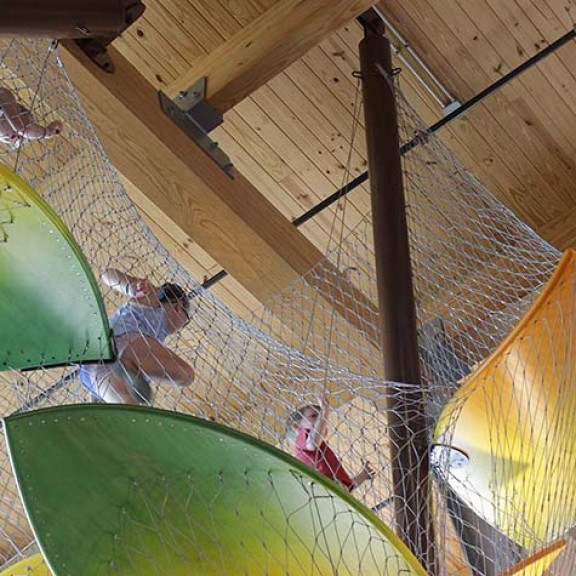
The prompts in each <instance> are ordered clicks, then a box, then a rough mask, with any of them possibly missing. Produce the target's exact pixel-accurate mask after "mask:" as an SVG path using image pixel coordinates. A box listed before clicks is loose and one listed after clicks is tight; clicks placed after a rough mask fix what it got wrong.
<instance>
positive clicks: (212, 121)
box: [159, 78, 234, 178]
mask: <svg viewBox="0 0 576 576" xmlns="http://www.w3.org/2000/svg"><path fill="white" fill-rule="evenodd" d="M205 94H206V78H201V79H200V80H198V81H197V82H195V83H194V84H193V85H192V86H190V88H188V90H183V91H182V92H180V93H179V94H178V96H176V98H174V100H171V99H170V98H168V96H166V94H164V92H159V95H160V105H161V107H162V110H163V111H164V114H166V116H168V117H169V118H170V119H171V120H172V122H174V124H176V126H178V128H180V130H182V131H183V132H184V133H185V134H186V135H187V136H188V137H189V138H190V139H191V140H192V141H193V142H194V143H196V144H197V145H198V146H199V147H200V148H201V149H202V150H204V152H206V154H208V156H210V158H212V160H214V162H216V164H218V166H220V168H222V170H224V172H226V174H228V176H230V178H234V166H233V164H232V162H231V161H230V158H229V157H228V156H227V155H226V154H225V153H224V152H223V151H222V150H221V149H220V147H219V146H218V143H217V142H214V140H212V139H211V138H210V136H208V133H209V132H211V131H212V130H214V128H216V127H217V126H220V124H222V122H223V121H224V120H223V118H222V115H221V114H219V113H218V112H216V110H214V108H212V106H210V104H208V103H207V102H206V100H205V99H204V97H205Z"/></svg>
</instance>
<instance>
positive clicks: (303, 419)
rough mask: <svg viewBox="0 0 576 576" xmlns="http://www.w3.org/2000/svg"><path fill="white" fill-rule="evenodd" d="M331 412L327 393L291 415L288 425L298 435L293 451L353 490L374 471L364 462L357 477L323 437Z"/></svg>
mask: <svg viewBox="0 0 576 576" xmlns="http://www.w3.org/2000/svg"><path fill="white" fill-rule="evenodd" d="M328 414H329V404H328V402H327V401H326V398H325V397H324V398H323V399H322V401H321V403H320V405H317V404H307V405H306V406H302V407H301V408H299V409H298V410H295V411H294V412H293V413H292V414H291V415H290V418H289V419H288V426H287V428H288V430H289V432H291V433H292V434H294V436H295V440H294V444H295V451H294V455H295V456H296V458H298V460H300V461H301V462H304V464H307V465H308V466H311V467H312V468H314V469H315V470H317V471H318V472H320V474H323V475H324V476H327V477H328V478H330V479H331V480H334V481H335V482H337V483H338V484H340V485H342V486H343V487H344V488H346V489H347V490H348V491H349V492H352V490H354V489H355V488H357V487H358V486H360V485H361V484H362V483H364V482H366V481H367V480H372V479H373V478H374V476H375V472H374V470H373V469H372V467H371V466H370V464H369V463H368V462H364V463H363V465H362V470H360V472H359V473H358V474H357V475H356V476H355V477H354V478H351V477H350V476H349V475H348V472H346V469H345V468H344V466H342V463H341V462H340V459H339V458H338V457H337V456H336V454H335V453H334V451H333V450H332V448H330V446H328V444H326V442H325V441H324V438H325V436H326V429H327V418H328Z"/></svg>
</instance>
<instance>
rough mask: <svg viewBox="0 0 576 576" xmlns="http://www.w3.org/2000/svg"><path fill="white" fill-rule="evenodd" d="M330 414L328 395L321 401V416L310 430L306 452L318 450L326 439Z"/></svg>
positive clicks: (319, 415)
mask: <svg viewBox="0 0 576 576" xmlns="http://www.w3.org/2000/svg"><path fill="white" fill-rule="evenodd" d="M329 414H330V404H329V403H328V399H327V395H326V394H324V396H322V399H321V400H320V414H318V418H316V422H315V423H314V426H313V427H312V428H311V429H310V432H309V433H308V438H307V439H306V450H316V448H318V446H320V444H321V443H322V442H323V440H324V439H325V438H326V433H327V431H328V416H329Z"/></svg>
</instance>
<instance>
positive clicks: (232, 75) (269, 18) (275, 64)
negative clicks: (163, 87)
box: [166, 0, 374, 113]
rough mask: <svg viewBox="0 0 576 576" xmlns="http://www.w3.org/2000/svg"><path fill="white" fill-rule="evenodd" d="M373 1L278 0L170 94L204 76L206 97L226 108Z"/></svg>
mask: <svg viewBox="0 0 576 576" xmlns="http://www.w3.org/2000/svg"><path fill="white" fill-rule="evenodd" d="M373 3H374V0H278V1H277V2H276V3H275V4H274V5H273V6H272V7H271V8H269V9H268V10H267V11H266V12H264V13H263V14H262V15H261V16H259V17H258V18H256V20H254V21H253V22H251V23H250V24H249V25H248V26H246V27H245V28H243V29H242V30H240V31H239V32H238V33H236V34H235V35H234V36H233V37H232V38H230V40H228V41H227V42H225V43H224V44H222V45H221V46H219V47H218V48H217V49H216V50H214V51H213V52H212V53H210V54H208V55H207V56H204V57H202V58H199V59H198V60H197V61H196V62H194V63H193V65H192V68H191V69H190V70H189V71H188V72H187V73H186V74H184V76H182V77H181V78H179V79H178V80H176V81H175V82H174V83H173V84H171V85H170V86H169V87H168V89H167V91H166V92H167V94H168V96H170V97H171V98H174V97H175V96H177V95H178V94H179V93H180V92H182V91H186V90H187V89H188V88H189V87H190V86H191V85H192V84H194V83H195V82H196V81H197V80H199V79H200V78H203V77H206V78H207V82H206V99H207V101H208V103H209V104H211V105H212V107H213V108H215V109H216V110H217V111H218V112H220V113H224V112H226V111H227V110H230V109H231V108H232V107H233V106H234V105H235V104H237V103H238V102H240V101H241V100H243V99H244V98H245V97H246V96H248V95H249V94H251V93H252V92H254V91H255V90H257V89H258V88H260V86H263V85H264V84H266V82H268V81H269V80H271V79H272V78H273V77H274V76H276V74H278V73H279V72H281V71H282V70H283V69H284V68H286V67H287V66H289V65H290V64H291V63H292V62H294V61H296V60H297V59H298V58H300V57H301V56H303V55H304V54H306V52H308V50H310V49H311V48H313V47H314V46H316V44H319V43H320V42H321V41H322V40H323V39H324V38H325V37H327V36H328V35H330V34H332V33H333V32H336V31H337V30H338V29H339V28H341V27H342V26H344V25H345V24H347V23H348V22H350V20H352V19H354V18H355V17H356V16H358V15H359V14H361V13H362V12H364V10H366V9H367V8H369V7H370V6H371V5H372V4H373Z"/></svg>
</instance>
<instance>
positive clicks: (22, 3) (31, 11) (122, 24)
mask: <svg viewBox="0 0 576 576" xmlns="http://www.w3.org/2000/svg"><path fill="white" fill-rule="evenodd" d="M136 7H138V10H141V11H143V10H144V8H143V6H142V4H141V2H140V0H0V36H10V37H24V38H32V37H34V38H38V37H44V38H56V39H63V38H93V37H101V36H118V35H119V34H120V33H121V32H122V31H123V30H124V29H125V28H126V26H127V23H128V22H127V15H129V14H130V12H132V11H134V10H135V8H136Z"/></svg>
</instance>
